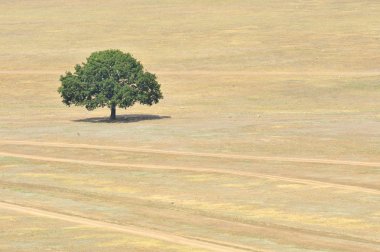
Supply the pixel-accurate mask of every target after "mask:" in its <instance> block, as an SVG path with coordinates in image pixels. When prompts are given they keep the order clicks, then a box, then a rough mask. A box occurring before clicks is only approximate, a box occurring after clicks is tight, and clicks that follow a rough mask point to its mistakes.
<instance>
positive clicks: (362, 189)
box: [0, 152, 380, 194]
mask: <svg viewBox="0 0 380 252" xmlns="http://www.w3.org/2000/svg"><path fill="white" fill-rule="evenodd" d="M0 156H6V157H15V158H24V159H31V160H38V161H48V162H60V163H73V164H82V165H96V166H106V167H125V168H137V169H153V170H180V171H190V172H207V173H218V174H227V175H236V176H244V177H255V178H264V179H272V180H279V181H286V182H292V183H301V184H306V185H314V186H318V187H330V188H335V189H342V190H349V191H356V192H363V193H371V194H380V191H379V190H376V189H371V188H365V187H359V186H350V185H343V184H336V183H328V182H322V181H316V180H309V179H298V178H290V177H282V176H274V175H268V174H263V173H255V172H245V171H235V170H225V169H213V168H202V167H199V168H194V167H182V166H166V165H144V164H128V163H107V162H100V161H88V160H77V159H67V158H53V157H45V156H36V155H25V154H19V153H11V152H0Z"/></svg>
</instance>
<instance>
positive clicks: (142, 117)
mask: <svg viewBox="0 0 380 252" xmlns="http://www.w3.org/2000/svg"><path fill="white" fill-rule="evenodd" d="M168 118H171V116H160V115H149V114H129V115H119V116H116V119H115V120H110V118H109V117H90V118H84V119H77V120H73V122H90V123H134V122H140V121H146V120H160V119H168Z"/></svg>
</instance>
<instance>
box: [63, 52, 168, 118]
mask: <svg viewBox="0 0 380 252" xmlns="http://www.w3.org/2000/svg"><path fill="white" fill-rule="evenodd" d="M60 81H61V83H62V85H61V86H60V87H59V89H58V92H59V93H60V94H61V97H62V98H63V100H62V102H63V103H65V104H66V105H68V106H70V105H75V106H85V107H86V109H88V110H94V109H96V108H99V107H108V108H110V109H111V116H110V119H111V120H115V119H116V107H119V108H123V109H126V108H128V107H130V106H132V105H133V104H135V102H139V103H140V104H146V105H149V106H151V105H152V104H155V103H158V101H159V100H160V99H162V98H163V97H162V93H161V90H160V84H159V83H158V82H157V80H156V76H155V75H154V74H151V73H149V72H147V71H145V70H144V67H143V65H142V64H141V63H140V62H139V61H137V60H136V59H135V58H133V57H132V55H131V54H129V53H123V52H122V51H120V50H105V51H100V52H94V53H92V54H91V55H90V57H88V58H87V61H86V62H85V63H82V65H79V64H78V65H76V66H75V72H74V73H71V72H66V74H65V75H63V76H61V78H60Z"/></svg>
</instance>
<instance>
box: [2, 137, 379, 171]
mask: <svg viewBox="0 0 380 252" xmlns="http://www.w3.org/2000/svg"><path fill="white" fill-rule="evenodd" d="M0 144H3V145H7V144H8V145H28V146H43V147H59V148H78V149H97V150H116V151H126V152H138V153H155V154H169V155H182V156H194V157H213V158H228V159H240V160H259V161H276V162H277V161H278V162H291V163H314V164H329V165H350V166H365V167H380V162H365V161H351V160H337V159H321V158H297V157H278V156H251V155H240V154H222V153H207V152H188V151H173V150H155V149H145V148H131V147H122V146H110V145H90V144H73V143H60V142H32V141H11V140H0Z"/></svg>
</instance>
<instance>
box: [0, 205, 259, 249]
mask: <svg viewBox="0 0 380 252" xmlns="http://www.w3.org/2000/svg"><path fill="white" fill-rule="evenodd" d="M0 208H3V209H7V210H12V211H17V212H20V213H26V214H30V215H36V216H40V217H46V218H52V219H58V220H63V221H68V222H72V223H77V224H82V225H86V226H92V227H98V228H104V229H109V230H113V231H118V232H123V233H129V234H133V235H138V236H144V237H149V238H153V239H157V240H162V241H167V242H171V243H176V244H181V245H185V246H190V247H197V248H202V249H208V250H210V251H216V252H247V251H263V250H262V249H255V248H249V247H245V246H241V245H237V244H230V243H229V244H228V245H227V244H224V243H222V242H220V243H219V242H218V244H217V243H211V242H206V241H202V240H199V239H191V238H187V237H183V236H179V235H173V234H170V233H165V232H161V231H156V230H151V229H145V228H141V227H136V226H133V225H119V224H114V223H109V222H104V221H98V220H92V219H88V218H84V217H79V216H72V215H68V214H61V213H56V212H50V211H46V210H40V209H36V208H31V207H24V206H20V205H16V204H10V203H6V202H0Z"/></svg>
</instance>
